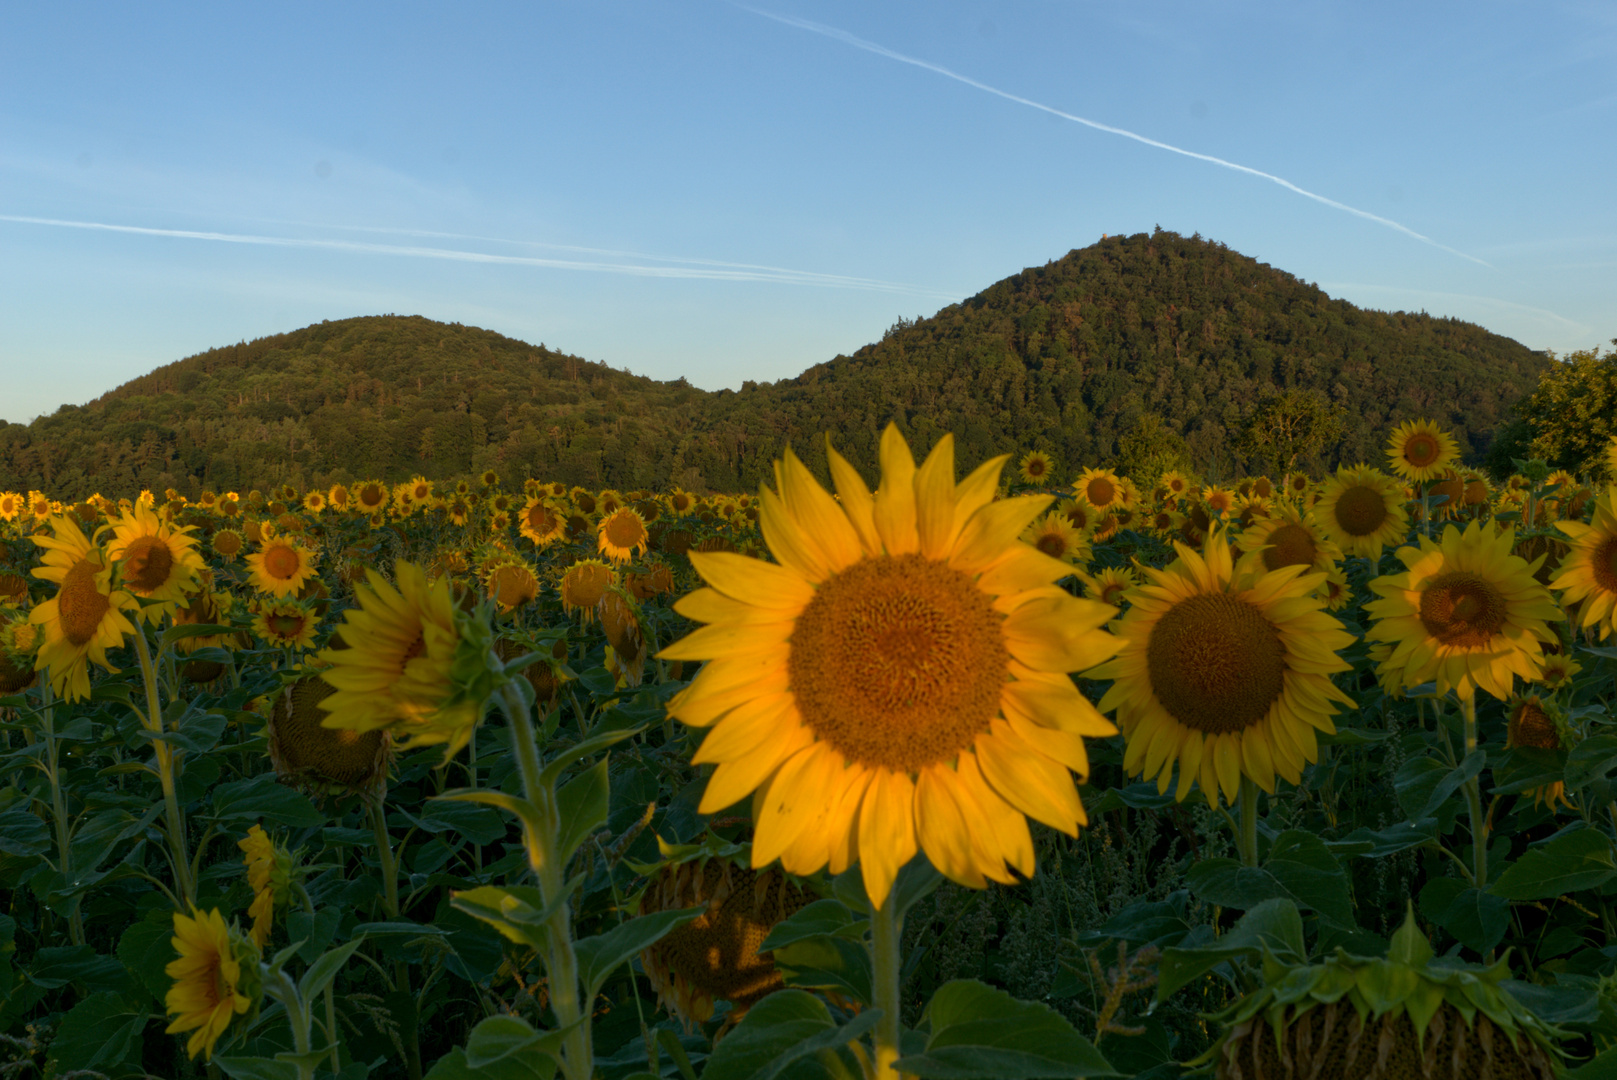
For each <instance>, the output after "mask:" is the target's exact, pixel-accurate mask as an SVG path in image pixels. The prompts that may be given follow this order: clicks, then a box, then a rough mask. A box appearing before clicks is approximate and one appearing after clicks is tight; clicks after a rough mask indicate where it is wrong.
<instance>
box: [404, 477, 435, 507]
mask: <svg viewBox="0 0 1617 1080" xmlns="http://www.w3.org/2000/svg"><path fill="white" fill-rule="evenodd" d="M431 498H432V481H431V480H428V479H427V478H426V477H425V476H417V477H415V478H414V479H412V480H411V481H410V483H409V501H410V505H412V506H421V505H423V504H425V503H426V502H427V500H429V499H431Z"/></svg>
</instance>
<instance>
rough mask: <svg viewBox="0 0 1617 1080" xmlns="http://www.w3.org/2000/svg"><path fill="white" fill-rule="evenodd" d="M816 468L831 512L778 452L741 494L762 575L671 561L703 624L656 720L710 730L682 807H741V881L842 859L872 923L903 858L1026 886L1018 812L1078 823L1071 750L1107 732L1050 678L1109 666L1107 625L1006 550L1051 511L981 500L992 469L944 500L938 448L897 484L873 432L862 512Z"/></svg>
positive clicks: (1083, 761) (903, 467)
mask: <svg viewBox="0 0 1617 1080" xmlns="http://www.w3.org/2000/svg"><path fill="white" fill-rule="evenodd" d="M828 452H829V456H830V464H831V473H832V476H833V477H834V479H835V481H836V487H837V496H838V498H833V497H832V496H831V495H830V494H829V493H827V492H826V491H825V489H824V488H822V487H821V486H820V485H819V483H818V482H817V481H815V479H814V477H813V475H812V474H811V473H810V472H809V471H808V469H807V468H806V467H805V466H804V465H803V464H802V462H800V461H799V460H798V459H797V458H796V457H795V456H794V455H793V454H791V453H790V452H789V451H788V452H787V454H786V457H785V459H784V460H783V461H781V462H778V463H777V464H776V467H775V468H776V474H775V475H776V484H777V487H778V488H779V491H778V493H777V492H776V491H771V490H768V489H765V490H764V491H763V493H762V516H761V525H762V529H763V535H764V539H765V540H766V541H767V542H768V544H769V548H770V550H771V551H772V552H773V553H774V555H775V557H776V558H778V559H779V560H780V563H779V565H775V564H770V563H766V562H763V561H761V560H758V559H751V558H747V557H746V556H744V555H739V554H726V553H712V554H703V553H700V552H694V551H693V552H692V554H691V561H692V564H693V565H694V566H695V567H696V569H697V571H698V573H700V574H701V575H702V577H703V578H704V579H705V580H706V581H707V583H708V584H709V585H710V586H711V588H706V589H699V590H697V591H696V592H694V593H691V594H690V595H688V596H686V597H685V598H684V599H683V600H681V601H680V602H679V604H678V605H677V606H676V608H677V610H678V611H679V612H680V613H681V614H683V615H685V616H686V617H687V618H690V619H694V620H696V621H698V622H704V623H708V624H709V625H708V626H706V627H704V628H702V629H700V630H697V631H696V632H695V633H693V634H691V635H689V636H688V637H686V638H684V639H682V640H680V641H678V642H675V643H674V644H673V645H671V646H669V647H668V648H666V649H664V650H663V651H662V653H661V656H662V657H663V658H664V659H668V660H706V661H708V663H707V664H706V665H705V666H704V667H703V669H702V671H701V673H700V674H699V675H698V676H697V678H696V680H695V681H694V682H693V683H692V684H691V686H690V687H689V688H687V689H686V690H685V691H683V692H682V693H681V694H680V695H679V696H678V697H677V698H676V699H675V700H674V702H673V703H672V705H671V708H670V712H671V713H672V714H673V715H674V716H675V717H677V718H679V719H680V720H682V721H684V722H685V723H687V724H691V725H693V726H696V727H709V726H712V731H710V732H709V733H708V736H707V738H706V739H705V740H704V741H703V743H702V746H701V748H700V749H699V750H698V751H697V753H696V756H695V758H694V760H695V761H697V762H700V763H716V764H717V765H718V769H717V770H716V771H715V772H714V773H713V775H712V777H711V778H710V779H709V780H708V785H707V790H706V792H705V793H704V795H703V797H702V803H701V809H702V812H703V813H712V812H714V811H716V810H719V809H722V808H724V807H726V806H729V805H731V804H733V803H735V802H736V801H738V800H739V799H741V798H743V797H744V796H746V795H748V794H753V816H754V820H755V822H756V830H757V831H756V837H755V840H754V846H753V865H754V866H758V867H762V866H767V865H768V864H770V863H771V862H773V861H774V860H775V859H777V858H779V859H780V860H781V862H782V865H784V867H785V868H786V869H787V870H788V871H791V872H793V873H803V874H807V873H813V872H814V871H817V870H819V869H820V868H821V867H824V866H826V865H827V864H828V863H829V864H830V868H831V871H832V872H833V873H840V872H841V871H842V870H844V869H846V868H847V867H849V866H850V865H852V864H853V863H854V862H855V861H856V860H857V861H858V862H859V864H860V869H861V871H862V873H863V876H864V881H865V889H866V892H867V893H868V895H869V896H870V899H871V902H872V903H873V904H875V905H876V906H878V907H879V906H880V905H881V904H882V903H883V902H885V900H886V899H887V894H888V892H889V890H890V889H891V887H892V883H893V879H894V877H895V875H896V874H897V873H898V870H899V868H900V867H901V866H903V865H904V864H905V863H907V862H909V860H910V859H911V858H912V857H913V856H914V855H915V853H916V852H917V850H920V851H924V852H925V853H926V856H927V858H928V859H929V860H931V862H932V864H933V865H934V866H936V867H937V868H938V869H939V870H941V871H942V872H943V873H944V874H946V875H947V876H948V877H950V878H951V879H953V880H955V881H957V882H960V883H962V884H965V885H968V886H972V887H978V888H980V887H982V886H984V885H985V884H986V882H987V880H995V881H1001V882H1007V883H1008V882H1011V881H1013V880H1014V877H1013V875H1012V873H1011V871H1010V869H1008V867H1009V868H1014V869H1015V871H1017V872H1019V873H1022V874H1030V873H1032V871H1033V848H1032V843H1031V838H1030V834H1029V832H1028V828H1027V822H1026V820H1025V818H1024V816H1023V815H1027V816H1030V817H1033V818H1036V819H1037V820H1039V821H1043V822H1045V823H1046V824H1048V825H1050V826H1052V827H1054V828H1058V829H1061V830H1062V831H1064V832H1067V833H1069V834H1074V835H1076V833H1077V829H1078V826H1079V825H1080V824H1083V823H1084V822H1085V821H1086V818H1085V816H1084V810H1083V806H1082V805H1081V804H1080V802H1079V800H1078V792H1077V790H1076V789H1075V788H1074V786H1073V782H1072V777H1071V775H1070V773H1069V770H1071V771H1075V772H1077V773H1079V774H1080V775H1087V774H1088V771H1089V759H1088V756H1087V754H1086V752H1085V750H1084V744H1083V739H1082V738H1081V737H1080V736H1082V735H1109V734H1111V733H1112V731H1113V728H1112V726H1111V725H1110V724H1109V723H1107V722H1106V720H1105V719H1104V718H1103V717H1101V716H1100V715H1099V713H1097V712H1096V710H1095V708H1094V707H1093V706H1092V705H1090V703H1089V702H1088V700H1087V699H1085V698H1084V696H1083V695H1082V694H1080V693H1079V692H1078V688H1077V686H1076V685H1075V684H1074V683H1073V681H1072V679H1071V678H1069V677H1068V675H1067V672H1069V671H1073V670H1076V669H1078V668H1082V667H1087V666H1090V665H1091V664H1094V663H1098V662H1100V661H1102V660H1104V659H1106V658H1107V657H1109V656H1111V655H1112V654H1113V652H1115V650H1116V648H1117V642H1116V640H1115V639H1114V638H1112V637H1111V636H1110V635H1109V634H1107V633H1106V632H1105V631H1103V630H1101V629H1100V627H1101V626H1102V624H1103V623H1105V622H1106V620H1107V619H1108V618H1110V617H1111V616H1112V614H1113V610H1112V609H1111V608H1109V607H1106V606H1105V605H1103V604H1097V603H1093V602H1090V601H1084V600H1079V599H1077V598H1075V597H1073V596H1071V595H1069V594H1068V593H1066V592H1065V591H1064V590H1062V589H1060V588H1058V587H1055V586H1053V585H1052V584H1051V583H1052V582H1054V581H1057V580H1059V579H1060V578H1062V577H1065V576H1067V575H1068V574H1069V573H1071V568H1070V567H1068V566H1067V565H1066V564H1065V563H1062V562H1059V561H1057V560H1055V559H1052V558H1050V557H1049V556H1048V555H1044V554H1043V553H1041V552H1039V551H1037V550H1036V549H1034V548H1032V547H1030V546H1028V545H1026V544H1023V543H1020V542H1018V540H1017V539H1016V538H1017V536H1018V535H1019V534H1020V533H1021V531H1022V530H1023V529H1024V528H1025V527H1026V526H1027V524H1028V523H1029V522H1030V521H1032V520H1033V519H1034V518H1035V517H1037V516H1038V515H1039V514H1040V513H1041V512H1042V511H1043V510H1044V509H1045V508H1046V507H1048V506H1049V505H1050V501H1051V500H1050V497H1049V496H1026V497H1020V498H1014V499H1006V500H1003V501H998V502H996V501H994V491H995V487H996V485H997V484H998V481H999V474H1000V470H1001V468H1002V467H1003V466H1004V463H1005V460H1006V459H1005V458H1003V457H999V458H995V459H993V460H991V461H989V462H986V463H984V464H983V465H982V466H981V467H979V468H978V469H977V470H976V471H975V472H973V473H972V474H971V475H970V476H969V477H967V478H966V479H965V480H964V481H963V482H962V483H960V484H958V485H957V484H956V483H955V480H954V440H953V438H952V436H949V435H945V436H944V437H943V438H942V439H940V440H939V441H938V444H937V446H936V447H935V448H934V449H933V451H932V453H931V454H930V455H929V456H928V457H927V459H926V462H925V463H924V464H923V465H922V466H921V467H920V468H919V469H917V468H916V467H915V461H914V459H913V458H912V457H911V456H910V450H909V447H908V446H907V445H906V444H905V442H904V438H903V436H902V435H900V434H899V432H898V429H897V428H896V427H893V426H891V425H890V426H889V427H888V428H887V430H886V431H885V432H884V433H883V435H882V440H881V465H882V480H881V485H880V487H879V488H878V489H877V491H876V492H875V494H874V496H872V494H871V493H870V492H869V491H868V490H867V489H866V488H865V486H864V482H863V481H862V480H861V479H860V478H859V474H858V473H857V472H855V471H854V469H853V467H852V466H851V465H849V464H848V463H847V462H846V461H845V460H843V458H842V457H841V456H840V455H838V454H837V453H836V452H835V451H834V450H829V447H828ZM839 500H840V501H839Z"/></svg>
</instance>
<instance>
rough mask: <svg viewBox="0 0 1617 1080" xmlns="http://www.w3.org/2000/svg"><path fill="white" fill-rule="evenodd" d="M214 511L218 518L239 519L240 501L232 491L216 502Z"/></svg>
mask: <svg viewBox="0 0 1617 1080" xmlns="http://www.w3.org/2000/svg"><path fill="white" fill-rule="evenodd" d="M215 509H216V510H217V511H218V513H219V516H220V517H224V518H234V517H240V516H241V499H239V498H237V496H236V493H235V492H234V491H232V492H231V493H230V494H228V495H225V496H222V497H221V498H220V499H219V502H218V504H217V506H216V507H215Z"/></svg>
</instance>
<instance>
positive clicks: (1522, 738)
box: [1505, 694, 1577, 814]
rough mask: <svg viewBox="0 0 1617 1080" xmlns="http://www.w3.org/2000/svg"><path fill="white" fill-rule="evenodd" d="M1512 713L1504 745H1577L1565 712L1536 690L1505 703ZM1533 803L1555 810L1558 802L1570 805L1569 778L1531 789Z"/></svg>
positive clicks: (1551, 747)
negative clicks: (1567, 781) (1567, 788)
mask: <svg viewBox="0 0 1617 1080" xmlns="http://www.w3.org/2000/svg"><path fill="white" fill-rule="evenodd" d="M1505 713H1506V715H1507V716H1509V717H1510V720H1509V724H1508V725H1507V727H1506V728H1505V747H1506V748H1507V749H1509V748H1511V747H1515V746H1530V747H1533V748H1534V749H1537V750H1570V749H1572V747H1573V746H1574V745H1576V742H1577V740H1576V737H1575V736H1574V735H1573V733H1572V730H1571V727H1570V725H1569V724H1568V723H1567V718H1566V714H1565V713H1563V712H1562V711H1561V709H1560V707H1559V706H1558V705H1556V704H1555V702H1554V701H1552V700H1550V699H1548V698H1542V697H1539V696H1538V695H1537V694H1518V695H1515V696H1513V697H1512V698H1511V699H1510V701H1508V702H1507V703H1506V704H1505ZM1532 796H1533V805H1534V806H1538V805H1540V804H1543V805H1544V806H1545V807H1546V808H1547V809H1548V810H1549V811H1550V813H1552V814H1553V813H1555V804H1556V803H1557V802H1559V803H1560V804H1561V805H1562V806H1565V807H1568V808H1570V807H1571V806H1572V804H1571V802H1569V801H1568V800H1567V797H1566V782H1565V781H1564V780H1552V781H1551V782H1550V783H1548V784H1540V785H1539V786H1538V787H1536V788H1533V789H1532Z"/></svg>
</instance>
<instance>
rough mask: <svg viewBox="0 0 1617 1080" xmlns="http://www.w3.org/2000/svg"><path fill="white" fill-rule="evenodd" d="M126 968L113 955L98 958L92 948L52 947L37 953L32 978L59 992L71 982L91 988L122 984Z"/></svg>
mask: <svg viewBox="0 0 1617 1080" xmlns="http://www.w3.org/2000/svg"><path fill="white" fill-rule="evenodd" d="M123 977H124V968H123V965H122V964H120V963H118V961H117V960H114V959H113V958H112V957H110V956H101V955H98V954H97V953H96V951H95V949H94V948H92V947H91V946H89V945H50V946H47V947H45V948H43V949H40V950H39V951H37V952H35V953H34V961H33V964H32V965H31V966H30V967H29V969H28V978H29V979H30V980H31V981H32V982H33V983H34V984H35V985H36V986H41V987H43V988H44V989H46V990H55V989H57V988H58V987H62V986H66V985H67V984H68V983H70V982H78V983H84V984H86V985H87V986H92V987H93V986H106V987H108V988H109V989H110V988H111V986H118V985H121V984H122V982H123Z"/></svg>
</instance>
